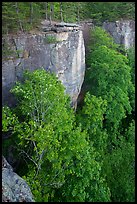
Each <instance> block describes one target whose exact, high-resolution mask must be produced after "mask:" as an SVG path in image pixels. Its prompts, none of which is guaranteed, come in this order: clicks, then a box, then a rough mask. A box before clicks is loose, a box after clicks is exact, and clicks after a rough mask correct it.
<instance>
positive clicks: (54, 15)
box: [2, 2, 135, 202]
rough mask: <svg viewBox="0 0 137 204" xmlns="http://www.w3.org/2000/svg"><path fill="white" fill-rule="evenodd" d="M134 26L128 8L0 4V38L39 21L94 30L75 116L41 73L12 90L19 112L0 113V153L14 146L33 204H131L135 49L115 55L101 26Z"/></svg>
mask: <svg viewBox="0 0 137 204" xmlns="http://www.w3.org/2000/svg"><path fill="white" fill-rule="evenodd" d="M134 18H135V3H134V2H2V34H3V37H4V36H5V35H8V34H12V33H16V32H19V31H21V32H28V31H29V30H31V29H34V28H36V27H38V24H39V22H40V21H42V20H43V19H47V20H49V21H50V22H51V23H52V21H58V22H63V21H64V22H76V23H79V22H81V21H84V20H89V19H92V20H93V22H94V24H95V25H96V26H95V28H94V30H92V33H91V36H90V42H89V48H88V50H89V52H88V53H87V54H86V73H85V79H84V86H85V87H86V93H85V96H84V100H83V101H82V103H81V104H80V105H78V107H77V110H76V111H74V110H73V108H71V106H70V97H69V96H68V95H67V94H65V93H64V90H65V88H64V86H63V85H62V84H61V82H60V81H59V80H58V78H57V77H56V76H55V74H54V73H52V74H51V73H49V72H46V71H45V70H44V69H37V70H36V71H34V72H29V71H25V72H24V78H23V82H19V81H17V82H16V85H15V86H14V87H13V88H12V89H11V90H10V91H11V93H12V94H13V95H14V96H15V97H16V99H17V105H16V106H15V107H8V106H3V107H2V131H3V134H5V135H6V134H10V137H9V139H8V140H4V141H3V144H2V153H3V155H4V156H5V157H6V153H7V149H8V148H9V146H10V145H12V146H14V152H13V153H14V157H15V158H18V159H20V161H21V162H20V165H19V167H18V169H17V173H18V175H20V176H21V177H22V178H23V179H25V180H26V181H27V183H28V185H29V187H30V189H31V191H32V194H33V195H34V199H35V201H37V202H135V49H134V47H131V48H130V49H128V50H126V49H124V48H121V47H120V46H119V45H118V44H116V43H115V42H114V40H113V38H112V37H111V36H110V35H109V34H108V33H107V32H106V31H104V30H103V29H102V28H101V25H102V23H103V22H104V21H116V20H119V19H128V20H130V19H132V20H134ZM121 50H122V52H121ZM22 167H23V168H22Z"/></svg>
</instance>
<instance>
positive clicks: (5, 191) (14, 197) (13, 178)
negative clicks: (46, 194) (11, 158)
mask: <svg viewBox="0 0 137 204" xmlns="http://www.w3.org/2000/svg"><path fill="white" fill-rule="evenodd" d="M2 202H35V201H34V199H33V195H32V193H31V190H30V188H29V186H28V185H27V183H26V182H25V181H24V180H23V179H22V178H21V177H20V176H18V175H17V174H16V173H14V172H13V169H12V167H11V166H10V164H9V163H8V162H7V161H6V159H5V158H4V157H2Z"/></svg>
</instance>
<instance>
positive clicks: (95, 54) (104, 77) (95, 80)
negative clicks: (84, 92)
mask: <svg viewBox="0 0 137 204" xmlns="http://www.w3.org/2000/svg"><path fill="white" fill-rule="evenodd" d="M98 29H99V28H98ZM97 31H98V30H97ZM94 32H96V31H94ZM100 33H101V34H102V38H103V33H104V31H102V32H101V29H100ZM101 34H100V36H101ZM97 36H98V32H97ZM107 38H108V40H106V42H105V40H104V41H102V42H101V43H100V40H101V38H99V40H98V42H97V43H96V42H95V44H94V45H93V47H94V49H93V51H92V52H91V53H90V55H89V57H90V60H89V61H88V63H89V66H90V68H88V76H89V80H90V81H92V86H91V87H90V90H91V93H92V94H95V95H96V96H101V97H102V98H103V99H106V100H107V104H108V105H107V110H106V113H105V118H106V119H107V122H109V125H108V126H109V127H110V126H111V127H114V126H115V127H116V126H118V124H119V122H120V121H121V119H122V118H124V117H126V114H127V112H128V113H131V110H132V108H131V104H130V100H129V89H134V87H133V84H132V82H131V67H130V66H128V59H127V57H126V56H124V55H122V54H120V53H119V52H117V51H116V50H115V49H113V47H112V46H111V44H112V45H113V43H111V44H109V45H108V44H107V43H108V42H109V41H111V40H109V37H107ZM100 44H101V45H100ZM102 44H104V45H102ZM105 44H106V45H105ZM110 46H111V47H112V48H110ZM110 124H111V125H110Z"/></svg>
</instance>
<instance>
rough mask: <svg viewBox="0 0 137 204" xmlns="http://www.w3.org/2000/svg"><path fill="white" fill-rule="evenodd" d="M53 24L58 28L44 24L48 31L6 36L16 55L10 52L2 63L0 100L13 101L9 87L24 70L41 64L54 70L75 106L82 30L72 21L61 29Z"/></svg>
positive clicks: (82, 71)
mask: <svg viewBox="0 0 137 204" xmlns="http://www.w3.org/2000/svg"><path fill="white" fill-rule="evenodd" d="M56 28H57V29H58V32H54V31H51V29H49V28H47V29H48V30H49V31H46V32H43V31H41V32H39V33H37V34H32V33H31V34H20V35H19V36H12V37H11V36H9V37H8V39H7V42H8V44H9V45H10V47H11V49H12V50H14V51H15V53H16V55H18V56H16V57H13V56H12V57H10V58H8V59H6V60H3V63H2V66H3V67H2V91H3V103H4V104H8V105H11V104H12V103H13V102H14V100H13V97H12V95H11V94H10V93H9V90H10V88H11V87H12V86H13V84H14V83H15V81H16V80H21V78H22V73H23V71H24V70H26V69H29V70H30V71H33V70H35V69H38V68H40V67H43V68H44V69H45V70H48V71H50V72H55V73H56V75H57V76H58V78H59V79H60V80H61V81H62V83H63V85H64V86H65V88H66V93H67V94H69V95H70V97H71V101H72V106H73V107H76V105H77V98H78V95H79V93H80V89H81V86H82V83H83V80H84V74H85V47H84V40H83V34H82V31H81V30H80V28H78V26H76V25H73V26H71V27H68V25H67V27H65V31H64V30H62V28H63V26H62V25H61V28H60V32H59V25H58V26H57V27H56ZM66 28H67V30H66ZM63 29H64V28H63ZM43 30H44V28H43Z"/></svg>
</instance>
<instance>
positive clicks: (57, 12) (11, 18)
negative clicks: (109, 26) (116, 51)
mask: <svg viewBox="0 0 137 204" xmlns="http://www.w3.org/2000/svg"><path fill="white" fill-rule="evenodd" d="M134 15H135V3H134V2H107V3H104V2H2V31H3V33H4V34H5V33H10V32H15V31H18V30H20V31H27V30H30V29H32V27H34V28H35V27H36V25H37V24H38V23H39V22H40V21H41V19H47V20H50V21H52V20H56V21H65V22H79V21H81V20H88V19H93V21H94V22H95V23H96V24H101V23H102V22H103V21H106V20H108V21H115V20H118V19H120V18H123V19H134V18H135V16H134Z"/></svg>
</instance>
